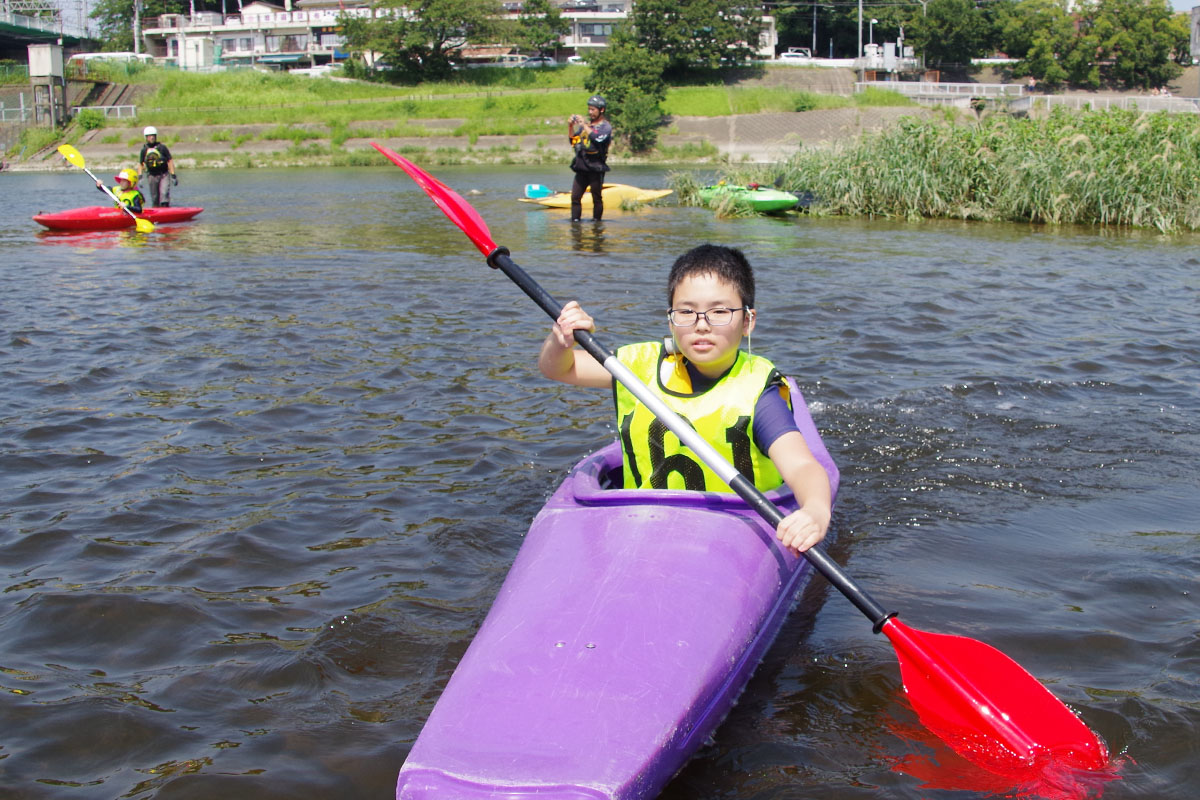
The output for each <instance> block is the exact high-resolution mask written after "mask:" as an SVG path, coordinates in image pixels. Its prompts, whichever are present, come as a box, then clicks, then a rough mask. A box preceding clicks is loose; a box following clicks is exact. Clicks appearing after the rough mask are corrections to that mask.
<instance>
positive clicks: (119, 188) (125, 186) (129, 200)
mask: <svg viewBox="0 0 1200 800" xmlns="http://www.w3.org/2000/svg"><path fill="white" fill-rule="evenodd" d="M113 180H115V181H116V182H117V185H116V186H114V187H113V188H112V193H113V194H114V195H116V196H117V201H118V205H117V207H118V208H120V207H121V206H122V205H123V206H125V207H126V208H128V209H129V210H130V211H132V212H133V213H135V214H140V213H142V208H143V207H144V206H145V204H146V198H145V196H144V195H143V194H142V193H141V192H140V191H139V190H138V188H137V180H138V174H137V173H136V172H135V171H133V170H131V169H123V170H121V171H120V172H118V173H117V174H116V175H114V176H113ZM96 188H97V189H99V190H100V191H102V192H103V191H104V184H103V183H101V182H100V181H96ZM106 194H107V192H106Z"/></svg>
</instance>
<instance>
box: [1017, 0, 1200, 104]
mask: <svg viewBox="0 0 1200 800" xmlns="http://www.w3.org/2000/svg"><path fill="white" fill-rule="evenodd" d="M1067 9H1068V7H1067V5H1066V3H1065V0H1022V2H1019V3H1018V4H1017V5H1016V6H1014V7H1013V8H1012V9H1011V10H1010V11H1008V12H1007V13H1006V14H1005V15H1004V17H1003V23H1002V28H1003V30H1002V34H1001V39H1002V41H1003V47H1004V49H1005V51H1006V52H1007V53H1008V54H1009V55H1010V56H1013V57H1014V58H1019V59H1021V62H1020V63H1019V64H1018V65H1017V67H1016V68H1015V69H1014V73H1015V74H1017V75H1032V76H1034V77H1035V78H1037V79H1038V80H1039V81H1041V82H1043V83H1044V84H1046V85H1048V86H1051V87H1054V86H1058V85H1060V84H1063V83H1070V84H1073V85H1075V86H1080V87H1086V88H1092V89H1096V88H1099V87H1100V86H1102V85H1103V84H1105V83H1112V84H1118V85H1122V86H1127V87H1140V88H1154V87H1158V86H1162V85H1163V84H1165V83H1167V82H1168V81H1170V80H1173V79H1174V78H1176V77H1178V76H1179V73H1180V67H1179V63H1180V62H1182V61H1184V60H1187V59H1190V57H1191V54H1190V52H1189V44H1188V36H1189V34H1188V23H1187V20H1186V18H1185V17H1184V15H1182V14H1173V13H1172V12H1171V9H1170V7H1169V6H1168V5H1167V2H1166V0H1099V1H1098V2H1096V3H1094V4H1091V5H1084V6H1081V7H1079V10H1078V11H1077V12H1076V13H1071V12H1069V11H1068V10H1067Z"/></svg>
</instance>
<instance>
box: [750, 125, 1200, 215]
mask: <svg viewBox="0 0 1200 800" xmlns="http://www.w3.org/2000/svg"><path fill="white" fill-rule="evenodd" d="M727 179H728V180H739V181H740V180H743V179H745V180H750V179H753V180H757V181H758V182H760V183H764V184H768V185H770V184H771V183H773V182H774V181H776V180H778V181H779V183H780V185H782V186H784V187H785V188H789V189H791V190H792V191H796V190H801V191H810V192H812V193H813V194H815V195H816V196H817V197H818V198H819V203H818V204H817V206H816V207H814V211H815V212H817V213H826V214H844V215H849V216H884V217H900V218H908V219H919V218H926V217H928V218H951V219H966V220H985V221H1010V222H1032V223H1047V224H1053V225H1073V224H1077V225H1098V226H1101V227H1117V228H1120V227H1131V228H1153V229H1156V230H1158V231H1161V232H1163V233H1169V232H1176V231H1196V230H1200V204H1197V203H1196V201H1195V195H1196V186H1197V185H1200V120H1198V119H1197V118H1196V117H1195V116H1193V115H1185V114H1175V115H1172V114H1165V113H1138V112H1136V111H1120V110H1109V111H1091V112H1082V113H1080V112H1070V111H1066V110H1062V109H1058V110H1056V111H1055V112H1054V113H1052V114H1050V115H1049V116H1048V117H1046V118H1041V119H1033V118H1016V117H1011V116H1002V115H996V116H991V117H985V118H984V119H983V120H981V121H979V122H970V123H962V122H958V123H950V122H947V121H944V120H940V121H939V120H937V119H925V120H918V119H915V118H910V119H906V120H904V121H902V122H901V123H900V124H899V125H897V126H895V127H894V128H891V129H889V130H886V131H883V132H881V133H878V134H874V135H871V136H866V137H864V138H862V139H861V140H859V141H857V142H855V143H853V144H849V145H846V146H843V147H840V148H837V149H835V150H832V151H830V150H820V151H817V150H813V149H807V148H806V149H802V150H800V151H799V152H797V154H796V155H795V156H793V157H792V158H791V159H790V160H789V161H788V162H787V163H785V164H781V165H778V166H777V167H776V168H774V169H772V170H767V171H766V172H765V173H764V171H762V170H758V171H756V172H755V174H754V176H753V178H746V177H745V176H743V175H741V174H740V173H738V174H731V175H730V176H729V177H728V178H727Z"/></svg>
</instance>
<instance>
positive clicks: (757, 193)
mask: <svg viewBox="0 0 1200 800" xmlns="http://www.w3.org/2000/svg"><path fill="white" fill-rule="evenodd" d="M698 194H699V196H700V201H701V202H702V203H703V204H704V205H706V206H708V207H709V208H717V207H718V206H721V205H725V204H731V205H732V204H738V205H746V206H749V207H750V208H752V209H754V210H755V211H758V212H761V213H764V214H770V213H773V212H779V211H789V210H791V209H793V208H795V207H796V204H797V203H798V202H799V201H800V198H798V197H796V195H794V194H792V193H791V192H784V191H781V190H779V189H768V188H766V187H763V186H759V185H758V184H756V183H752V184H750V185H749V186H732V185H730V184H727V183H718V184H717V185H715V186H706V187H704V188H703V189H701V190H700V191H699V192H698Z"/></svg>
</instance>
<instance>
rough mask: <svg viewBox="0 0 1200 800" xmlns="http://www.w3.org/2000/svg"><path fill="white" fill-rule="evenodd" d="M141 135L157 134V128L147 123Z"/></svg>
mask: <svg viewBox="0 0 1200 800" xmlns="http://www.w3.org/2000/svg"><path fill="white" fill-rule="evenodd" d="M142 136H158V128H156V127H154V126H153V125H147V126H146V130H144V131H142Z"/></svg>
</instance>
